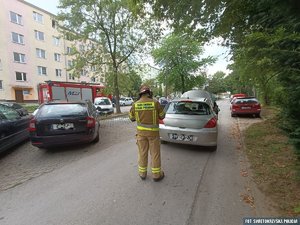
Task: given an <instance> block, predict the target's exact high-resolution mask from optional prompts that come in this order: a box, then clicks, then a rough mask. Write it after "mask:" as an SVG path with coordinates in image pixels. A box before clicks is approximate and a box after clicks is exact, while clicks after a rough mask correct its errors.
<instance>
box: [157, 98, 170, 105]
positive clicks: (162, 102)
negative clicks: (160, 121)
mask: <svg viewBox="0 0 300 225" xmlns="http://www.w3.org/2000/svg"><path fill="white" fill-rule="evenodd" d="M158 102H159V104H160V105H161V106H162V107H165V106H166V105H167V104H168V103H169V102H168V100H167V99H166V98H165V97H160V98H159V100H158Z"/></svg>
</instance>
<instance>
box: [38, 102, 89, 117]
mask: <svg viewBox="0 0 300 225" xmlns="http://www.w3.org/2000/svg"><path fill="white" fill-rule="evenodd" d="M38 113H39V115H38V116H39V117H53V116H58V117H66V116H73V115H74V116H86V115H87V108H86V107H85V105H84V104H55V105H44V106H43V107H41V108H40V109H39V111H38Z"/></svg>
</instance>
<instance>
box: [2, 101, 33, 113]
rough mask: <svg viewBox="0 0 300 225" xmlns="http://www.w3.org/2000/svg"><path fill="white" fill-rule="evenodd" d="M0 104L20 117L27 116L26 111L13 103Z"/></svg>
mask: <svg viewBox="0 0 300 225" xmlns="http://www.w3.org/2000/svg"><path fill="white" fill-rule="evenodd" d="M0 104H3V105H6V106H8V107H10V108H13V109H15V110H16V111H17V112H18V113H19V114H20V116H27V115H29V113H28V111H27V109H25V108H24V107H23V106H21V105H20V104H18V103H15V102H0Z"/></svg>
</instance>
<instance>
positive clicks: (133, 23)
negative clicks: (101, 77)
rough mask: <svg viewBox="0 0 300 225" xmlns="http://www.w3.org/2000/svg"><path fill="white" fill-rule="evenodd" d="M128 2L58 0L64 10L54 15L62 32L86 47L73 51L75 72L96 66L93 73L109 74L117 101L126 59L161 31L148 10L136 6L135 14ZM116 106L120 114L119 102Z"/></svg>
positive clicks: (120, 0)
mask: <svg viewBox="0 0 300 225" xmlns="http://www.w3.org/2000/svg"><path fill="white" fill-rule="evenodd" d="M128 3H129V1H127V0H117V1H111V0H76V1H74V0H60V6H59V8H61V9H64V11H61V12H60V13H59V15H58V17H57V18H58V19H59V20H60V21H61V23H63V29H62V32H63V33H64V34H65V35H68V36H69V37H70V38H71V39H72V40H73V41H76V42H77V43H78V44H83V45H84V47H85V48H84V49H81V50H78V51H76V52H75V53H73V56H74V58H75V60H74V62H75V64H74V67H72V69H73V70H74V73H75V74H76V73H78V72H79V71H81V70H82V69H84V68H85V67H88V66H95V67H96V68H97V71H95V72H99V73H106V75H110V76H112V78H111V80H112V87H113V93H114V95H115V96H116V99H117V100H118V99H119V95H120V90H119V79H120V76H121V75H122V74H124V71H125V68H126V64H128V60H129V58H131V57H134V56H135V54H137V53H139V52H142V51H146V50H147V46H151V45H152V44H151V42H152V41H155V40H156V38H157V37H159V36H160V33H161V28H160V26H159V25H160V24H159V23H158V22H157V21H155V20H152V19H151V18H152V17H151V15H148V14H149V13H151V12H150V11H149V10H147V9H146V8H145V7H139V10H138V12H139V14H138V15H137V14H136V13H133V12H132V5H130V4H128ZM146 43H148V44H146ZM132 61H134V60H132ZM116 108H117V112H118V113H119V112H120V106H119V102H118V101H117V104H116Z"/></svg>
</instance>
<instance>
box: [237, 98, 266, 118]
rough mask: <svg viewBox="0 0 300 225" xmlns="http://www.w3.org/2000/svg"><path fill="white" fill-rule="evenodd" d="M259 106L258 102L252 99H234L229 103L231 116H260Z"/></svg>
mask: <svg viewBox="0 0 300 225" xmlns="http://www.w3.org/2000/svg"><path fill="white" fill-rule="evenodd" d="M260 111H261V106H260V103H259V101H258V100H257V99H256V98H253V97H245V98H235V99H234V100H233V101H232V103H231V116H232V117H233V116H236V115H254V116H256V117H259V116H260Z"/></svg>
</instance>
